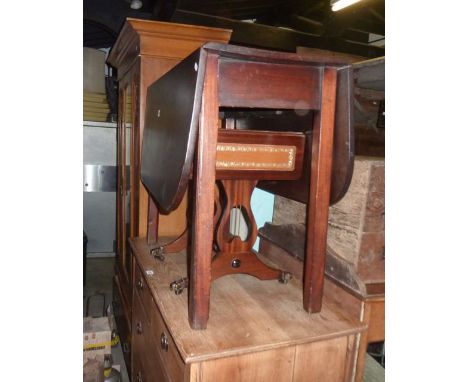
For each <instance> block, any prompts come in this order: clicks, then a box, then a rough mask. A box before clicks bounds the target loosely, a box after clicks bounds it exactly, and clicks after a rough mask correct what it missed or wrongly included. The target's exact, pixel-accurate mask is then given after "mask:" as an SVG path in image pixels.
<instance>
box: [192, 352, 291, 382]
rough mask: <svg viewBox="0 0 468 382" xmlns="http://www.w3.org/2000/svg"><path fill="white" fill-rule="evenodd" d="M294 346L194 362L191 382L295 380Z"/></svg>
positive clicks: (273, 381) (285, 381)
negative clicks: (293, 378)
mask: <svg viewBox="0 0 468 382" xmlns="http://www.w3.org/2000/svg"><path fill="white" fill-rule="evenodd" d="M294 352H295V349H294V346H290V347H285V348H279V349H273V350H269V351H263V352H257V353H249V354H243V355H238V356H234V357H225V358H219V359H215V360H211V361H205V362H200V363H194V364H192V365H191V367H190V379H189V380H190V382H217V381H230V382H257V381H265V382H266V381H268V382H283V381H284V382H287V381H292V377H293V366H294V365H293V363H294Z"/></svg>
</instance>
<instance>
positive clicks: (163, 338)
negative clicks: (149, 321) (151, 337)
mask: <svg viewBox="0 0 468 382" xmlns="http://www.w3.org/2000/svg"><path fill="white" fill-rule="evenodd" d="M161 349H162V350H164V351H166V352H167V351H168V349H169V340H168V339H167V336H166V333H164V332H163V333H161Z"/></svg>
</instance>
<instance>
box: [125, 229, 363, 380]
mask: <svg viewBox="0 0 468 382" xmlns="http://www.w3.org/2000/svg"><path fill="white" fill-rule="evenodd" d="M130 245H131V250H132V252H133V271H134V278H133V279H134V287H133V315H132V332H133V339H132V348H133V350H132V366H131V375H132V381H134V382H153V381H154V382H156V381H172V382H175V381H198V382H201V381H204V382H205V381H233V382H235V381H242V382H249V381H278V382H280V381H281V382H283V381H317V382H318V381H321V382H322V381H327V382H335V381H336V382H338V381H353V380H354V370H355V363H356V357H357V349H358V342H359V336H360V333H362V332H363V330H364V329H365V326H364V325H363V324H362V323H360V322H359V321H358V320H357V319H355V318H352V317H351V315H350V314H349V313H348V312H347V311H346V310H345V309H343V307H341V306H340V302H339V301H337V300H336V299H335V298H334V293H333V290H332V289H329V287H330V285H328V284H326V285H325V294H324V300H323V308H322V311H321V312H320V313H316V314H309V313H307V312H305V311H304V310H303V309H302V289H301V288H302V286H301V284H300V282H299V281H298V280H294V279H293V280H291V281H290V282H289V283H288V284H287V285H283V284H280V283H278V281H275V280H270V281H260V280H257V279H256V278H253V277H250V276H248V275H242V274H236V275H230V276H226V277H223V278H220V279H218V280H216V281H215V282H214V283H213V285H212V292H211V298H212V304H211V311H210V325H209V326H208V328H207V329H206V330H204V331H197V330H193V329H191V328H190V326H189V322H188V309H187V299H188V293H187V290H184V291H183V292H182V293H181V294H179V295H176V294H174V293H173V292H172V291H171V290H170V288H169V284H170V283H171V282H172V281H174V280H175V279H178V278H180V277H184V276H187V257H186V253H185V252H180V253H176V254H171V255H169V256H167V257H166V260H165V261H164V262H160V261H157V260H155V259H154V258H153V257H152V256H151V255H150V249H149V247H148V245H147V243H146V240H145V239H144V238H137V239H134V240H130ZM329 292H330V293H329Z"/></svg>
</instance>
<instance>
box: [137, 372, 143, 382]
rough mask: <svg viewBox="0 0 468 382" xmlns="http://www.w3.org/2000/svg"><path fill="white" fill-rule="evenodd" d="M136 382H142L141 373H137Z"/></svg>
mask: <svg viewBox="0 0 468 382" xmlns="http://www.w3.org/2000/svg"><path fill="white" fill-rule="evenodd" d="M136 380H137V382H143V376H142V374H141V371H139V372H138V373H137V375H136Z"/></svg>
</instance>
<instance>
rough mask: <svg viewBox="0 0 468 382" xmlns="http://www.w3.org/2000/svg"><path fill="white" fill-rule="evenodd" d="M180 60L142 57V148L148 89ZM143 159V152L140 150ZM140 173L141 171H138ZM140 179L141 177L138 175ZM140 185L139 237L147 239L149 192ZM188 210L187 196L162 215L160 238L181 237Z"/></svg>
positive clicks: (140, 123) (140, 117)
mask: <svg viewBox="0 0 468 382" xmlns="http://www.w3.org/2000/svg"><path fill="white" fill-rule="evenodd" d="M179 61H180V60H179V59H161V58H154V57H142V58H141V63H140V71H141V84H140V94H139V99H140V103H139V109H138V114H139V116H138V121H139V126H140V141H139V145H140V148H141V146H142V143H143V130H144V127H145V113H146V92H147V90H148V87H149V86H150V85H151V84H152V83H153V82H154V81H156V80H157V79H159V78H160V77H162V76H163V75H164V74H166V73H167V72H168V71H169V70H171V69H172V68H173V67H174V66H176V65H177V64H178V63H179ZM140 159H141V150H140ZM138 171H140V169H138ZM138 177H139V178H140V175H138ZM139 185H140V195H139V196H140V200H139V208H138V209H139V217H138V220H139V224H138V236H140V237H145V236H146V230H147V219H148V192H147V191H146V189H145V187H144V186H143V183H141V180H140V182H139ZM186 210H187V197H186V196H185V197H184V199H183V201H182V203H181V204H180V206H179V207H178V208H177V209H176V210H175V211H174V212H172V213H171V214H170V215H160V217H159V231H158V235H159V236H179V235H180V234H182V232H183V231H184V229H185V226H186V224H187V218H186Z"/></svg>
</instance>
